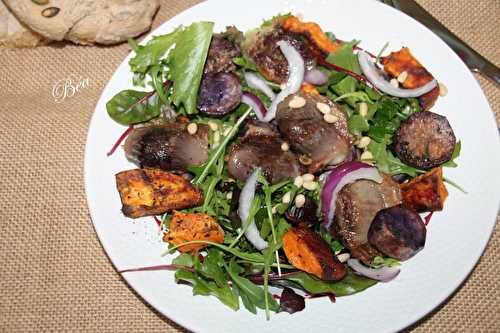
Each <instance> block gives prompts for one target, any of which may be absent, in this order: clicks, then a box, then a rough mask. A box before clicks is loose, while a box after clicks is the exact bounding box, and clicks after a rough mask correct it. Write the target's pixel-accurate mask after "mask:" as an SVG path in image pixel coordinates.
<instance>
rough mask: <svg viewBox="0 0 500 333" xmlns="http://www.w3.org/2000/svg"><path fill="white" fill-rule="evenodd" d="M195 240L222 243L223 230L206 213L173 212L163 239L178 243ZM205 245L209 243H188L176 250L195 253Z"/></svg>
mask: <svg viewBox="0 0 500 333" xmlns="http://www.w3.org/2000/svg"><path fill="white" fill-rule="evenodd" d="M196 240H203V241H209V242H213V243H218V244H222V242H223V241H224V230H222V228H221V227H220V226H219V224H218V223H217V221H216V220H215V219H214V218H213V217H211V216H209V215H207V214H203V213H181V212H177V211H176V212H174V216H173V217H172V220H171V221H170V226H169V229H168V231H167V232H166V233H165V235H164V236H163V241H164V242H167V243H170V244H173V245H180V244H183V243H186V242H190V241H196ZM207 246H209V244H189V245H184V246H181V247H179V249H178V250H179V251H180V252H190V253H195V252H197V251H199V250H201V249H203V248H205V247H207Z"/></svg>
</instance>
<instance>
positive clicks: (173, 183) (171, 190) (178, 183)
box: [115, 168, 203, 218]
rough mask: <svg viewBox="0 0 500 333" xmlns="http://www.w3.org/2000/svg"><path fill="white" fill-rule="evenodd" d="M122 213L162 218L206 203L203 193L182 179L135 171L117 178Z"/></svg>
mask: <svg viewBox="0 0 500 333" xmlns="http://www.w3.org/2000/svg"><path fill="white" fill-rule="evenodd" d="M115 177H116V187H117V189H118V192H119V193H120V198H121V201H122V205H123V206H122V212H123V214H125V216H128V217H133V218H137V217H142V216H146V215H158V214H163V213H165V212H168V211H171V210H174V209H184V208H190V207H195V206H198V205H200V204H201V203H202V202H203V196H202V194H201V192H200V191H199V190H198V189H197V188H196V187H194V186H193V185H191V183H189V182H188V181H187V180H185V179H184V178H182V177H181V176H178V175H175V174H173V173H170V172H166V171H163V170H160V169H151V168H147V169H133V170H127V171H122V172H119V173H117V174H116V176H115Z"/></svg>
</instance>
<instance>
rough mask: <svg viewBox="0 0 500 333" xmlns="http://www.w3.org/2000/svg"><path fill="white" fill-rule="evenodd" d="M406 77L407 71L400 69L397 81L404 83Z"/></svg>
mask: <svg viewBox="0 0 500 333" xmlns="http://www.w3.org/2000/svg"><path fill="white" fill-rule="evenodd" d="M407 78H408V72H407V71H402V72H401V74H399V76H398V82H399V83H404V82H405V81H406V79H407Z"/></svg>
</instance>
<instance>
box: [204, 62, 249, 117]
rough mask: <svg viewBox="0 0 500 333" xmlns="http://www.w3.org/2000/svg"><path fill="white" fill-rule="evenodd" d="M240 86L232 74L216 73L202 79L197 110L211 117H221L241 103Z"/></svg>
mask: <svg viewBox="0 0 500 333" xmlns="http://www.w3.org/2000/svg"><path fill="white" fill-rule="evenodd" d="M241 96H242V91H241V84H240V81H239V79H238V77H237V76H236V75H235V74H232V73H224V72H220V73H216V74H213V75H207V76H205V77H203V80H202V82H201V86H200V91H199V93H198V102H197V104H198V110H200V111H201V112H203V113H205V114H208V115H212V116H223V115H225V114H227V113H229V112H231V111H233V110H234V109H236V107H237V106H238V105H239V104H240V103H241Z"/></svg>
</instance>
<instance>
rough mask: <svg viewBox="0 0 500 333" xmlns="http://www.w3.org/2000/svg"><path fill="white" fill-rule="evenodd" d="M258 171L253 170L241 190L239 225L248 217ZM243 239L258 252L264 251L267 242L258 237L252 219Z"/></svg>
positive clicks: (257, 231)
mask: <svg viewBox="0 0 500 333" xmlns="http://www.w3.org/2000/svg"><path fill="white" fill-rule="evenodd" d="M259 171H260V169H259V168H257V169H255V170H254V171H253V172H252V174H251V175H250V177H248V178H247V181H246V183H245V186H243V189H242V190H241V194H240V200H239V206H238V215H239V217H240V219H241V223H242V224H244V223H245V222H246V220H247V218H248V216H249V215H250V206H252V202H253V198H254V196H255V188H256V187H257V181H258V179H259ZM245 237H246V238H247V239H248V241H249V242H250V243H252V244H253V246H255V248H256V249H257V250H259V251H261V250H264V249H265V248H266V247H267V245H268V244H267V242H266V241H265V240H263V239H262V237H260V233H259V230H258V229H257V226H256V225H255V221H254V220H253V219H252V221H251V222H250V225H249V226H248V228H247V230H245Z"/></svg>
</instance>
